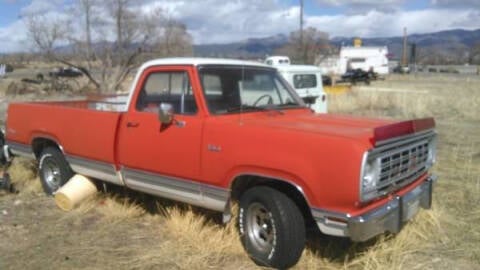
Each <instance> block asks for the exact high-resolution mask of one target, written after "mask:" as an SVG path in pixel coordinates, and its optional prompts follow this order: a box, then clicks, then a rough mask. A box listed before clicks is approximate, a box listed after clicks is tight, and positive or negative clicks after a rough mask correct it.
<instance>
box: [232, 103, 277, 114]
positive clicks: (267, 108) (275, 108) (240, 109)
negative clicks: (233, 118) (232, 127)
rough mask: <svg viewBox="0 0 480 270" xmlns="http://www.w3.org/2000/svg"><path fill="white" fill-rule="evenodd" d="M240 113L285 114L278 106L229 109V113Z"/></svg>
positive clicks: (244, 106)
mask: <svg viewBox="0 0 480 270" xmlns="http://www.w3.org/2000/svg"><path fill="white" fill-rule="evenodd" d="M240 111H274V112H278V113H280V114H283V112H282V111H281V110H280V109H278V108H277V107H276V106H265V107H259V106H252V105H241V106H237V107H232V108H228V109H227V112H229V113H233V112H240Z"/></svg>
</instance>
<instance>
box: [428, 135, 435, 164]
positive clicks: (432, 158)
mask: <svg viewBox="0 0 480 270" xmlns="http://www.w3.org/2000/svg"><path fill="white" fill-rule="evenodd" d="M436 156H437V137H434V138H433V139H432V140H431V141H430V143H429V144H428V156H427V167H432V166H433V164H435V161H436Z"/></svg>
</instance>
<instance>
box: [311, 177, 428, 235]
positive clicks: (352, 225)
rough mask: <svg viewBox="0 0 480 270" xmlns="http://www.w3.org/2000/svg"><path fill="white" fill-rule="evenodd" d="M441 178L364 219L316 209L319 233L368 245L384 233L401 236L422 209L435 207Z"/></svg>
mask: <svg viewBox="0 0 480 270" xmlns="http://www.w3.org/2000/svg"><path fill="white" fill-rule="evenodd" d="M436 180H437V177H435V176H429V177H428V178H427V180H426V181H425V182H423V183H422V184H420V185H419V186H417V187H416V188H414V189H413V190H411V191H410V192H408V193H406V194H404V195H403V196H396V197H395V198H393V199H392V200H390V201H389V202H388V203H386V204H384V205H382V206H380V207H378V208H376V209H374V210H371V211H369V212H367V213H365V214H363V215H361V216H355V217H351V216H350V215H348V214H339V213H330V212H324V211H319V210H316V209H312V214H313V217H314V218H315V221H316V222H317V225H318V227H319V229H320V230H321V231H322V232H323V233H325V234H329V235H335V236H344V237H349V238H350V239H352V241H356V242H362V241H366V240H368V239H370V238H372V237H374V236H376V235H379V234H382V233H384V232H391V233H398V232H399V231H400V230H401V229H402V227H403V226H404V225H405V223H406V222H407V221H408V220H410V219H412V217H414V216H415V214H416V213H417V212H418V209H419V208H420V207H421V208H424V209H430V207H431V206H432V191H433V184H434V182H436Z"/></svg>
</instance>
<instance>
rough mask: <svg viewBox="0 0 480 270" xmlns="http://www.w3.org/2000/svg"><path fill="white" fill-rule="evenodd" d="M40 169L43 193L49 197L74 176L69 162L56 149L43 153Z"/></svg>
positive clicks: (49, 148) (40, 159)
mask: <svg viewBox="0 0 480 270" xmlns="http://www.w3.org/2000/svg"><path fill="white" fill-rule="evenodd" d="M38 167H39V171H38V173H39V174H40V181H41V182H42V187H43V191H44V192H45V193H46V194H47V195H53V194H54V193H55V191H57V190H58V189H59V188H60V187H61V186H63V185H64V184H65V183H66V182H67V181H68V180H69V179H70V178H71V177H72V176H73V171H72V169H71V168H70V165H68V162H67V160H66V159H65V157H64V156H63V154H62V152H60V150H58V149H57V148H55V147H47V148H45V149H44V150H43V151H42V153H41V154H40V158H39V162H38Z"/></svg>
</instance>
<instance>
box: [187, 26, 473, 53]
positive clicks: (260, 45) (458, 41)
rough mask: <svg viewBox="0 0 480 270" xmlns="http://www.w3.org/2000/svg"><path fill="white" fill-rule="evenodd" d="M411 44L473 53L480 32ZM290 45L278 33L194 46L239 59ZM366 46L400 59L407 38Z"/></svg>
mask: <svg viewBox="0 0 480 270" xmlns="http://www.w3.org/2000/svg"><path fill="white" fill-rule="evenodd" d="M353 39H354V37H334V38H332V39H331V40H330V43H331V44H332V45H333V46H337V47H340V46H342V45H343V46H350V45H352V44H353ZM407 40H408V43H410V44H416V45H417V48H434V49H435V50H437V51H439V52H442V53H447V54H448V53H454V52H458V51H462V50H465V51H466V50H469V49H470V48H472V47H473V46H475V45H479V44H480V29H477V30H462V29H456V30H447V31H440V32H435V33H427V34H412V35H408V36H407ZM287 43H288V36H286V35H284V34H277V35H274V36H270V37H265V38H251V39H247V40H244V41H239V42H232V43H226V44H203V45H195V46H194V54H195V56H203V57H235V58H264V57H265V56H266V55H272V54H274V53H275V50H276V49H278V48H280V47H282V46H284V45H286V44H287ZM362 43H363V46H387V47H388V49H389V52H390V53H391V54H392V56H393V58H399V57H400V55H401V51H402V44H403V37H381V38H362Z"/></svg>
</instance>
